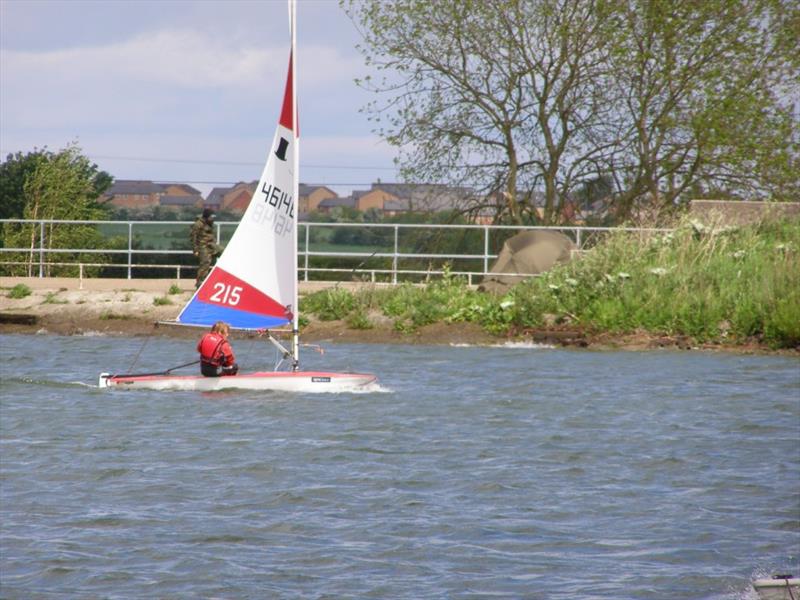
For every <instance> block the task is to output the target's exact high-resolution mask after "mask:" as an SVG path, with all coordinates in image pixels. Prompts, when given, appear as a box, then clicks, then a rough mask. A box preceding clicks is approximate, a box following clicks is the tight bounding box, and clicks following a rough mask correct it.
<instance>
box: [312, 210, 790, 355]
mask: <svg viewBox="0 0 800 600" xmlns="http://www.w3.org/2000/svg"><path fill="white" fill-rule="evenodd" d="M301 309H302V310H303V311H308V312H311V313H315V314H318V315H319V316H320V318H329V319H334V318H335V319H346V318H347V317H348V315H351V314H353V313H357V314H360V315H363V314H366V313H367V312H368V311H369V310H373V309H378V310H381V311H382V312H383V314H385V315H386V316H388V317H390V318H392V319H393V321H394V325H395V328H396V329H398V330H401V331H411V330H414V329H415V328H418V327H421V326H423V325H427V324H430V323H434V322H442V321H445V322H446V321H450V322H454V321H467V322H474V323H479V324H480V325H482V326H483V327H484V328H486V329H487V330H489V331H491V332H493V333H498V334H500V333H507V332H509V331H512V330H520V329H525V328H538V327H544V326H550V325H552V324H554V323H555V324H559V323H560V324H569V325H570V326H574V327H580V328H584V329H587V330H591V331H594V332H604V331H607V332H612V333H629V332H633V331H644V332H649V333H651V334H656V335H681V336H688V337H690V338H692V339H694V340H696V341H697V342H701V343H702V342H719V343H729V344H732V345H735V344H741V343H744V342H746V341H752V340H756V341H758V342H759V343H762V344H766V345H769V346H772V347H775V348H786V347H796V346H799V345H800V221H798V220H791V221H787V220H784V221H765V222H762V223H758V224H755V225H752V226H747V227H739V228H729V227H724V226H721V225H719V224H715V223H711V224H701V223H698V222H693V221H690V220H688V219H684V220H683V221H681V222H678V223H677V224H676V227H675V229H674V230H673V231H672V232H671V233H668V234H652V233H651V234H632V233H629V232H621V231H620V232H616V233H614V234H612V235H610V236H609V237H608V238H607V239H606V240H605V241H604V242H603V243H601V244H600V245H598V246H597V247H595V248H593V249H592V250H591V251H589V252H587V253H585V254H584V255H583V256H582V257H581V258H580V259H577V260H573V261H571V262H570V263H567V264H566V265H562V266H560V267H558V268H555V269H553V270H551V271H549V272H548V273H546V274H544V275H543V276H540V277H536V278H532V279H529V280H527V281H525V282H523V283H521V284H519V285H517V286H515V287H514V288H512V290H511V291H510V292H509V293H508V294H506V295H505V296H502V297H496V296H492V295H489V294H483V293H481V292H477V291H475V290H472V289H470V288H468V286H467V285H466V283H465V281H464V280H463V279H461V278H458V277H453V276H450V275H449V274H445V276H444V277H443V278H442V279H441V280H437V281H435V282H432V283H430V284H428V285H427V286H425V287H417V286H412V285H401V286H397V287H396V288H392V289H384V290H377V289H373V288H367V289H364V290H361V291H358V292H355V293H350V292H348V291H346V290H341V289H336V290H326V291H321V292H317V293H316V294H312V295H310V296H307V297H305V298H304V299H303V303H302V306H301ZM351 320H354V321H363V320H362V319H361V317H356V316H354V317H352V319H351Z"/></svg>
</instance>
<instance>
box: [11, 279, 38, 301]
mask: <svg viewBox="0 0 800 600" xmlns="http://www.w3.org/2000/svg"><path fill="white" fill-rule="evenodd" d="M31 293H32V292H31V288H29V287H28V286H27V285H25V284H24V283H18V284H17V285H15V286H14V287H13V288H11V290H10V291H9V292H8V294H7V297H8V298H13V299H14V300H19V299H20V298H25V297H26V296H30V295H31Z"/></svg>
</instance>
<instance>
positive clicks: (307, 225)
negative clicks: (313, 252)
mask: <svg viewBox="0 0 800 600" xmlns="http://www.w3.org/2000/svg"><path fill="white" fill-rule="evenodd" d="M310 228H311V225H309V224H308V223H306V260H305V265H306V269H305V277H304V280H305V281H308V241H309V237H310V235H311V234H310V232H309V229H310Z"/></svg>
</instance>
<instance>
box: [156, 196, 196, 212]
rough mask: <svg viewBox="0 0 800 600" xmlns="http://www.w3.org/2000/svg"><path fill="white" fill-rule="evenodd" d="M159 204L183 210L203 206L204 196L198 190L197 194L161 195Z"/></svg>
mask: <svg viewBox="0 0 800 600" xmlns="http://www.w3.org/2000/svg"><path fill="white" fill-rule="evenodd" d="M159 204H160V205H161V206H163V207H164V208H171V209H173V210H176V211H178V210H181V209H183V208H202V206H203V197H202V196H201V195H200V193H199V192H198V193H197V195H196V196H186V195H183V196H182V195H177V194H167V195H164V196H161V197H159Z"/></svg>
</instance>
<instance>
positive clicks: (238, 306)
mask: <svg viewBox="0 0 800 600" xmlns="http://www.w3.org/2000/svg"><path fill="white" fill-rule="evenodd" d="M196 299H197V300H200V301H201V302H205V303H207V304H211V305H216V306H219V307H222V308H229V309H233V310H241V311H245V312H249V313H254V314H257V315H269V316H272V317H279V318H281V319H287V320H289V321H291V314H290V313H289V312H288V311H287V310H286V308H285V307H284V306H282V305H281V304H279V303H278V302H276V301H275V300H273V299H272V298H270V297H269V296H267V295H266V294H265V293H263V292H261V291H259V290H257V289H256V288H254V287H253V286H251V285H250V284H249V283H247V282H246V281H243V280H241V279H239V278H238V277H236V276H235V275H231V274H230V273H228V272H227V271H224V270H223V269H220V268H219V267H215V268H214V269H213V270H212V271H211V275H209V277H208V278H207V279H206V280H205V282H204V283H203V286H202V287H201V288H200V291H199V292H197V297H196Z"/></svg>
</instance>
